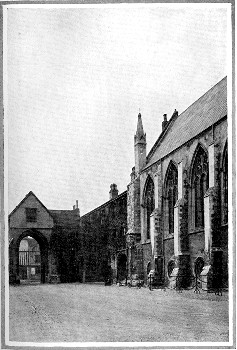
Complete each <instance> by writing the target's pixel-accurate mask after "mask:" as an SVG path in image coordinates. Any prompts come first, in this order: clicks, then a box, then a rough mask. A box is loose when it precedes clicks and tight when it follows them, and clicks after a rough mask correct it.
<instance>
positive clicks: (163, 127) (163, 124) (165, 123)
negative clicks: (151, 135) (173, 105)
mask: <svg viewBox="0 0 237 350" xmlns="http://www.w3.org/2000/svg"><path fill="white" fill-rule="evenodd" d="M163 117H164V120H163V122H162V131H163V130H165V128H166V125H167V124H168V121H167V114H164V115H163Z"/></svg>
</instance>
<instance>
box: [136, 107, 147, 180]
mask: <svg viewBox="0 0 237 350" xmlns="http://www.w3.org/2000/svg"><path fill="white" fill-rule="evenodd" d="M134 152H135V171H136V173H140V171H141V169H142V168H143V167H144V165H145V164H146V134H145V133H144V131H143V125H142V116H141V113H139V114H138V121H137V132H136V134H135V135H134Z"/></svg>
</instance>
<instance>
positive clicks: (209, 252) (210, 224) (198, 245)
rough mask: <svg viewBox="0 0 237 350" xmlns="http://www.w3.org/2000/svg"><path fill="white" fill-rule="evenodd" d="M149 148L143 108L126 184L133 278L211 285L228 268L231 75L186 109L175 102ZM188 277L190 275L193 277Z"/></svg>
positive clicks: (129, 262)
mask: <svg viewBox="0 0 237 350" xmlns="http://www.w3.org/2000/svg"><path fill="white" fill-rule="evenodd" d="M162 129H163V130H162V133H161V135H160V136H159V138H158V139H157V141H156V143H155V144H154V146H153V147H152V149H151V150H150V152H149V153H148V154H147V150H146V134H145V133H144V130H143V125H142V117H141V114H139V115H138V122H137V131H136V134H135V136H134V150H135V167H134V168H133V169H132V173H131V182H130V183H129V185H128V194H127V196H128V199H127V202H128V208H127V209H128V213H127V214H128V217H127V219H128V221H127V224H128V231H127V245H128V255H129V256H128V278H130V277H131V276H132V275H138V277H139V278H141V279H144V280H145V281H146V282H147V278H148V273H149V271H150V270H151V269H152V270H155V274H156V276H157V277H156V278H157V283H158V284H161V285H162V284H169V283H171V281H172V279H173V277H174V276H176V277H177V276H181V277H180V279H181V281H182V279H183V281H182V282H181V283H182V284H183V286H184V287H185V285H187V284H188V283H189V280H190V278H191V276H194V275H195V274H198V275H200V276H202V277H201V279H202V281H205V283H206V286H203V287H204V288H205V287H207V288H209V287H211V285H212V281H213V276H216V275H218V276H219V277H220V275H222V276H223V278H224V280H227V276H228V272H227V271H228V266H227V264H228V150H227V78H224V79H223V80H221V81H220V82H219V83H218V84H217V85H215V86H214V87H213V88H211V89H210V90H209V91H208V92H207V93H205V94H204V95H203V96H202V97H200V98H199V99H198V100H197V101H196V102H194V103H193V104H192V105H191V106H190V107H189V108H187V109H186V110H185V111H184V112H183V113H181V114H180V115H179V114H178V112H177V111H176V110H175V112H174V113H173V115H172V117H171V118H170V120H169V121H167V116H166V115H164V121H163V123H162ZM189 277H190V278H189Z"/></svg>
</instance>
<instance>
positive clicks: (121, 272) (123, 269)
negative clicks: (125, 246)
mask: <svg viewBox="0 0 237 350" xmlns="http://www.w3.org/2000/svg"><path fill="white" fill-rule="evenodd" d="M126 278H127V256H126V254H120V255H119V256H118V259H117V280H118V281H119V282H120V281H124V280H126Z"/></svg>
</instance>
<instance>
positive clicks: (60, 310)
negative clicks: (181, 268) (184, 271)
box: [10, 284, 228, 342]
mask: <svg viewBox="0 0 237 350" xmlns="http://www.w3.org/2000/svg"><path fill="white" fill-rule="evenodd" d="M10 340H11V341H21V342H107V341H109V342H121V341H123V342H134V341H135V342H169V341H172V342H203V341H208V342H226V341H228V296H227V294H226V293H224V295H223V296H218V295H216V296H215V295H213V294H206V293H201V294H195V293H193V291H183V292H182V293H178V292H176V291H174V290H166V291H164V290H153V291H150V290H149V289H148V288H141V289H137V288H128V287H117V286H111V287H109V286H108V287H105V286H103V285H101V284H56V285H47V284H45V285H42V284H39V285H31V286H29V285H20V286H16V287H14V286H11V287H10Z"/></svg>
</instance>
